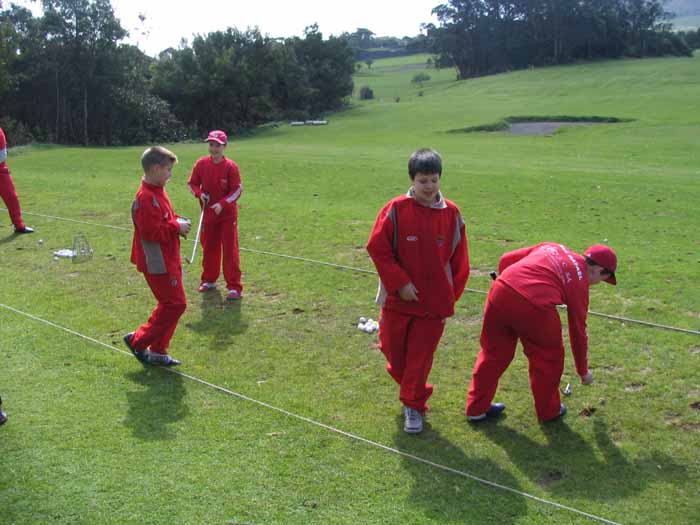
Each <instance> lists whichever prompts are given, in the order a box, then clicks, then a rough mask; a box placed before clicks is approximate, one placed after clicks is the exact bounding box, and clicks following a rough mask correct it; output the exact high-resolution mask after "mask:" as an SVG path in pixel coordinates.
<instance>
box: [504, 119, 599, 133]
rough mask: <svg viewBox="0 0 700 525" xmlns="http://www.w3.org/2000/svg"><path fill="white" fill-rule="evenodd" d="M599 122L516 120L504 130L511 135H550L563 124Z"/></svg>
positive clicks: (580, 124) (594, 123)
mask: <svg viewBox="0 0 700 525" xmlns="http://www.w3.org/2000/svg"><path fill="white" fill-rule="evenodd" d="M599 124H601V122H516V123H515V124H511V125H510V128H508V129H507V130H505V132H506V133H510V134H511V135H541V136H552V135H554V133H556V131H557V130H558V129H559V128H561V127H564V126H595V125H599Z"/></svg>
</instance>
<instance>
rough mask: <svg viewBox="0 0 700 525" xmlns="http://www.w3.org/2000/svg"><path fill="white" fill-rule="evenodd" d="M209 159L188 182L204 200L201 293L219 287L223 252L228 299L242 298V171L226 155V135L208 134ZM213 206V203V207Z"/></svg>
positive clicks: (196, 168) (201, 163)
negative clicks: (240, 208) (239, 215)
mask: <svg viewBox="0 0 700 525" xmlns="http://www.w3.org/2000/svg"><path fill="white" fill-rule="evenodd" d="M206 142H207V143H208V144H209V156H208V157H202V158H200V159H199V160H198V161H197V162H196V163H195V165H194V168H193V169H192V175H191V176H190V180H189V181H188V182H187V184H188V186H189V187H190V191H191V192H192V194H193V195H194V196H195V197H197V198H198V199H199V200H200V201H201V206H202V208H203V209H204V216H203V218H202V221H203V225H202V233H201V239H202V251H203V255H202V282H201V284H200V285H199V291H200V292H206V291H209V290H213V289H214V288H216V280H217V279H218V278H219V272H220V271H221V256H222V252H223V267H224V279H225V280H226V288H227V293H226V298H227V299H231V300H237V299H240V298H241V297H242V295H243V285H242V284H241V263H240V254H239V247H238V204H237V203H238V199H239V198H240V196H241V191H242V187H241V172H240V170H239V169H238V166H237V165H236V163H235V162H233V161H232V160H230V159H227V158H226V157H225V156H224V149H225V148H226V144H227V142H228V139H227V137H226V133H224V132H223V131H220V130H215V131H212V132H211V133H209V136H208V137H207V140H206ZM212 203H213V204H212Z"/></svg>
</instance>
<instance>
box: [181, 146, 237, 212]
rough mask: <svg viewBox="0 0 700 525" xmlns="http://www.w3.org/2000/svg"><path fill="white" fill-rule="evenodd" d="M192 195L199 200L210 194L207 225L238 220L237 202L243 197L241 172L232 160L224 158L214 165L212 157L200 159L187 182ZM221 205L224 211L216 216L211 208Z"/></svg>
mask: <svg viewBox="0 0 700 525" xmlns="http://www.w3.org/2000/svg"><path fill="white" fill-rule="evenodd" d="M187 185H188V186H189V187H190V191H191V192H192V194H193V195H194V196H195V197H197V198H199V197H200V196H201V195H202V193H208V194H209V203H208V204H207V208H206V210H205V211H204V218H203V221H204V223H205V224H208V223H213V222H221V221H225V220H227V219H233V220H234V221H235V220H236V219H237V218H238V205H237V201H238V199H239V197H240V196H241V192H242V191H243V187H242V186H241V170H240V169H239V168H238V165H237V164H236V163H235V162H233V161H232V160H231V159H228V158H226V157H224V158H223V160H222V161H221V162H219V163H218V164H214V161H212V159H211V157H210V156H207V157H202V158H200V159H199V160H198V161H197V162H196V163H195V165H194V168H192V175H191V176H190V179H189V180H188V181H187ZM216 203H219V204H221V207H222V210H221V213H220V214H219V215H216V213H215V212H214V210H212V209H211V206H212V205H214V204H216Z"/></svg>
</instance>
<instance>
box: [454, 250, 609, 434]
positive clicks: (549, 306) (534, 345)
mask: <svg viewBox="0 0 700 525" xmlns="http://www.w3.org/2000/svg"><path fill="white" fill-rule="evenodd" d="M616 269H617V256H616V255H615V252H614V251H613V250H612V249H610V248H609V247H607V246H604V245H600V244H598V245H595V246H591V247H590V248H588V249H587V250H586V251H585V252H584V254H583V255H579V254H577V253H573V252H572V251H571V250H569V248H567V247H566V246H564V245H563V244H556V243H552V242H544V243H541V244H538V245H536V246H530V247H528V248H522V249H520V250H515V251H512V252H509V253H506V254H505V255H503V257H501V260H500V262H499V264H498V271H499V273H500V276H499V277H498V279H497V280H496V281H495V282H494V284H493V286H492V287H491V290H490V291H489V295H488V298H487V299H486V306H485V309H484V321H483V327H482V330H481V351H480V352H479V356H478V357H477V360H476V364H475V365H474V372H473V374H472V381H471V385H470V387H469V393H468V396H467V411H466V412H467V417H468V419H469V420H470V421H473V422H476V421H482V420H484V419H487V418H489V417H493V416H496V415H498V414H499V413H501V412H502V411H503V410H504V409H505V405H504V404H503V403H492V402H491V401H492V400H493V398H494V396H495V394H496V388H497V387H498V380H499V379H500V377H501V375H502V374H503V372H505V370H506V368H508V365H509V364H510V362H511V361H512V359H513V357H514V356H515V347H516V344H517V342H518V339H520V341H521V342H522V344H523V350H524V352H525V355H526V356H527V359H528V361H529V373H530V387H531V389H532V394H533V397H534V398H535V411H536V412H537V417H538V419H539V420H540V421H552V420H555V419H558V418H559V417H561V416H563V415H564V414H565V413H566V406H565V405H564V404H563V403H561V401H560V398H559V383H560V381H561V376H562V373H563V371H564V342H563V339H562V334H561V321H560V319H559V312H557V308H556V306H557V305H560V304H565V305H566V306H567V315H568V321H569V339H570V342H571V351H572V353H573V355H574V361H575V363H576V372H577V373H578V375H579V376H580V377H581V382H582V383H583V384H585V385H589V384H591V383H592V382H593V375H592V374H591V372H590V371H589V369H588V335H587V333H586V317H587V314H588V292H589V287H590V286H593V285H594V284H598V283H599V282H601V281H606V282H608V283H610V284H613V285H614V284H616V283H617V281H616V280H615V270H616Z"/></svg>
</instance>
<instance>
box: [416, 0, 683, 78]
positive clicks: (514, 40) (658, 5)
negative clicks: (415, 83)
mask: <svg viewBox="0 0 700 525" xmlns="http://www.w3.org/2000/svg"><path fill="white" fill-rule="evenodd" d="M433 13H434V14H435V15H436V16H437V18H438V21H439V24H440V25H439V27H436V26H434V25H428V26H427V29H428V37H429V38H431V39H433V50H434V52H435V53H436V54H437V56H438V58H437V61H436V63H437V65H438V66H442V67H444V66H447V65H450V66H451V65H454V66H455V67H456V68H457V70H458V72H459V76H460V77H461V78H468V77H472V76H477V75H484V74H488V73H493V72H497V71H505V70H508V69H512V68H522V67H527V66H529V65H547V64H561V63H566V62H570V61H572V60H577V59H581V58H585V59H593V58H599V57H606V58H608V57H619V56H622V55H631V56H657V55H664V54H673V55H688V54H689V53H690V51H689V49H688V47H687V46H686V45H685V44H684V42H683V40H682V39H680V38H679V37H678V36H677V35H674V34H673V33H671V32H670V28H669V26H668V25H667V24H666V23H665V21H666V19H667V17H668V14H667V13H666V12H665V11H664V2H663V0H448V2H447V3H445V4H440V5H438V6H436V7H435V8H434V9H433Z"/></svg>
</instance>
